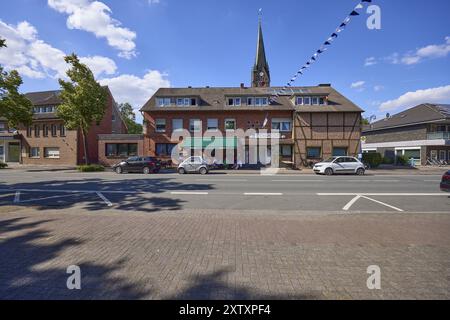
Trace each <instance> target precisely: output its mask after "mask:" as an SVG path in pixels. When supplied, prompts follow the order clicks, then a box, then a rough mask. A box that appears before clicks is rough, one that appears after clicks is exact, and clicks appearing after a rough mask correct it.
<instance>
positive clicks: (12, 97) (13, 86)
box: [0, 38, 33, 128]
mask: <svg viewBox="0 0 450 320" xmlns="http://www.w3.org/2000/svg"><path fill="white" fill-rule="evenodd" d="M2 47H6V44H5V40H3V39H1V38H0V48H2ZM22 83H23V82H22V78H21V77H20V75H19V73H18V72H17V71H16V70H11V71H10V72H6V71H4V69H3V67H2V66H1V65H0V117H4V118H6V119H7V120H8V125H9V127H11V128H15V127H17V126H18V125H19V124H24V125H29V124H31V121H32V116H33V105H32V103H31V101H30V100H28V99H27V98H26V97H25V95H23V94H20V93H19V87H20V86H21V85H22Z"/></svg>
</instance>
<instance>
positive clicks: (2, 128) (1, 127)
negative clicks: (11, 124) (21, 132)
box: [0, 122, 6, 132]
mask: <svg viewBox="0 0 450 320" xmlns="http://www.w3.org/2000/svg"><path fill="white" fill-rule="evenodd" d="M0 132H6V123H4V122H0Z"/></svg>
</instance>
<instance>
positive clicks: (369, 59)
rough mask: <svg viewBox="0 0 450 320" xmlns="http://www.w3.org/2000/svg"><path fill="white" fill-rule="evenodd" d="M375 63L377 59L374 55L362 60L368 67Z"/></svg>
mask: <svg viewBox="0 0 450 320" xmlns="http://www.w3.org/2000/svg"><path fill="white" fill-rule="evenodd" d="M375 64H377V59H376V58H375V57H369V58H366V61H365V62H364V66H366V67H369V66H373V65H375Z"/></svg>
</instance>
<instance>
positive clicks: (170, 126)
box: [141, 23, 363, 167]
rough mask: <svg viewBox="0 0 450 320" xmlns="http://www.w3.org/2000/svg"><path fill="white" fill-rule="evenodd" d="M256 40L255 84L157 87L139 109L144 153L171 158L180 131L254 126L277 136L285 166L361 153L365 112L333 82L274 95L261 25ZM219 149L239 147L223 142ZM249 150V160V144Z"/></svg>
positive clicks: (222, 131) (253, 76) (294, 88)
mask: <svg viewBox="0 0 450 320" xmlns="http://www.w3.org/2000/svg"><path fill="white" fill-rule="evenodd" d="M257 43H258V44H257V53H256V59H255V64H254V66H253V68H252V73H251V82H252V86H251V87H246V86H244V84H241V85H240V87H236V88H217V87H216V88H210V87H205V88H192V87H188V88H161V89H159V90H158V91H157V92H156V93H155V94H154V95H153V96H152V97H151V98H150V100H149V101H148V102H147V103H146V104H145V105H144V106H143V108H142V109H141V111H142V113H143V115H144V152H145V154H146V155H150V156H157V157H161V158H166V157H167V158H168V157H170V155H171V153H172V150H173V148H174V147H175V146H176V145H177V144H178V143H179V142H180V141H179V140H177V138H176V137H175V139H172V134H173V133H174V132H175V131H176V130H180V129H185V130H188V131H189V132H190V133H191V134H195V133H201V134H204V133H205V132H206V131H209V132H210V131H211V130H212V131H214V130H215V131H220V132H221V133H222V135H223V136H225V135H226V133H227V132H228V131H232V130H237V129H242V130H244V131H245V130H248V129H254V130H255V131H256V136H257V138H258V139H259V138H264V139H267V138H268V139H271V138H272V137H274V136H275V135H278V138H279V145H280V150H279V155H280V164H281V166H288V167H304V166H308V165H311V163H314V162H317V161H320V160H321V159H323V158H327V157H329V156H332V155H349V156H357V155H358V154H359V153H360V138H361V113H362V112H363V110H361V109H360V108H359V107H358V106H356V105H355V104H354V103H352V102H351V101H350V100H348V99H347V98H345V97H344V96H342V95H341V94H340V93H339V92H337V91H336V90H335V89H334V88H332V87H331V85H329V84H322V85H318V86H311V87H291V88H289V89H288V90H287V92H286V93H285V94H282V95H281V96H279V97H278V98H277V99H276V100H273V99H271V98H272V97H273V96H274V95H275V93H277V92H279V91H280V89H281V88H278V87H271V86H270V71H269V65H268V63H267V59H266V54H265V48H264V41H263V35H262V28H261V23H260V24H259V29H258V41H257ZM262 130H264V131H266V130H267V133H264V134H265V136H264V137H263V136H262V135H260V134H259V131H261V132H262ZM206 142H207V141H206ZM183 144H184V145H185V146H186V145H189V143H186V142H184V143H183ZM201 144H204V141H202V142H201ZM206 144H207V143H206ZM205 147H206V146H205ZM220 148H223V149H235V148H236V146H235V145H234V144H233V143H229V144H228V145H227V143H224V144H223V146H220ZM245 150H246V155H245V158H246V162H247V160H248V158H249V152H248V150H249V147H248V146H246V149H245ZM270 152H271V150H270V149H269V157H270ZM220 160H221V159H219V161H220ZM258 160H262V159H258ZM261 162H263V161H261Z"/></svg>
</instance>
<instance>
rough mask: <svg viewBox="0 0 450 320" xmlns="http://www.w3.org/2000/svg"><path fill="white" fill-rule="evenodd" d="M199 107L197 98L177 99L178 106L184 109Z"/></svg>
mask: <svg viewBox="0 0 450 320" xmlns="http://www.w3.org/2000/svg"><path fill="white" fill-rule="evenodd" d="M196 105H197V99H195V98H177V106H178V107H183V106H186V107H188V106H196Z"/></svg>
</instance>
